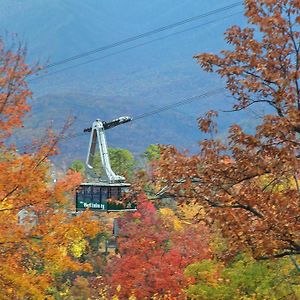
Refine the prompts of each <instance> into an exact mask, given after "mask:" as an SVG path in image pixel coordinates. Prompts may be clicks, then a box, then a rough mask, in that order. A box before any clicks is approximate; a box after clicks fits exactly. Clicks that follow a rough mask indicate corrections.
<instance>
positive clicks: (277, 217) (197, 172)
mask: <svg viewBox="0 0 300 300" xmlns="http://www.w3.org/2000/svg"><path fill="white" fill-rule="evenodd" d="M299 3H300V2H299V1H296V0H268V1H266V0H246V1H245V10H246V12H245V15H246V16H247V17H248V21H249V24H250V25H251V28H250V27H249V28H244V29H242V28H240V27H238V26H233V27H231V28H230V29H229V30H228V31H227V32H226V40H227V41H228V43H229V44H230V45H232V48H233V49H232V50H226V51H225V50H224V51H222V52H221V54H220V55H214V54H207V53H204V54H199V55H196V59H197V60H198V62H199V64H200V65H201V66H202V68H203V69H204V70H206V71H208V72H217V73H218V74H220V76H222V77H224V78H225V79H226V82H227V88H228V90H229V92H230V93H231V94H232V96H233V97H234V98H235V99H236V104H235V105H234V107H233V110H236V111H238V110H241V109H246V108H247V107H248V106H251V105H255V104H256V103H265V104H267V105H271V107H272V108H274V111H275V113H274V114H273V115H266V116H265V117H264V118H263V120H262V122H261V124H260V125H259V126H258V127H257V128H256V132H255V134H247V133H245V132H244V131H243V130H242V129H241V128H240V127H239V126H238V125H235V124H233V125H232V126H231V128H230V131H229V136H228V141H227V142H226V144H223V143H222V142H221V141H219V140H215V139H211V140H204V141H202V142H201V143H200V145H201V152H200V154H199V155H195V156H189V157H187V156H185V155H183V154H181V153H179V152H178V151H177V150H176V149H174V148H172V147H169V148H166V149H165V150H164V152H163V153H162V155H161V161H160V166H159V167H158V169H157V171H156V175H157V178H158V179H160V180H161V182H162V183H163V184H169V185H170V186H173V188H174V190H177V192H178V193H177V194H178V199H179V200H181V201H190V199H192V200H193V201H198V202H200V203H202V205H205V206H206V210H207V211H208V212H209V216H208V217H207V222H212V221H213V222H214V223H215V224H218V225H219V226H220V227H221V229H222V232H223V235H224V236H225V237H226V238H227V240H228V242H229V245H230V247H231V250H232V251H238V250H241V249H247V250H248V251H251V252H252V254H253V255H254V256H255V257H270V256H275V257H280V256H284V255H288V254H300V243H299V241H300V218H299V214H300V211H299V197H300V189H299V182H298V178H299V169H300V161H299V146H300V140H299V133H300V89H299V75H300V69H299V66H300V65H299V59H300V54H299V53H300V52H299V51H300V46H299V45H300V31H299V20H300V19H299V14H300V5H299ZM213 117H215V114H214V113H212V112H210V113H209V114H207V115H206V117H204V118H201V119H200V120H199V125H200V128H201V130H203V131H204V132H213V131H216V127H215V123H214V122H213V121H212V118H213ZM183 179H184V180H183ZM192 179H197V180H196V181H195V180H194V181H193V180H192ZM180 180H181V181H182V182H183V184H182V185H178V184H177V183H174V182H175V181H176V182H178V181H180Z"/></svg>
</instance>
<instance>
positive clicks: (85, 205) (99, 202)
mask: <svg viewBox="0 0 300 300" xmlns="http://www.w3.org/2000/svg"><path fill="white" fill-rule="evenodd" d="M131 120H132V119H131V118H130V117H121V118H118V119H115V120H113V121H111V122H102V121H100V120H99V119H97V120H96V121H95V122H94V123H93V125H92V127H90V128H86V129H84V132H90V133H91V136H90V143H89V148H88V154H87V159H86V168H87V173H88V174H89V182H84V183H81V184H80V186H79V187H78V188H77V190H76V211H79V210H85V209H90V210H99V211H107V212H110V211H124V210H126V211H128V210H129V211H132V210H136V205H135V204H134V203H132V202H131V200H130V199H128V197H127V196H126V194H127V193H128V191H129V188H130V184H129V183H126V182H125V178H124V177H123V176H120V175H116V174H115V173H114V171H113V170H112V168H111V165H110V160H109V153H108V147H107V143H106V138H105V130H107V129H110V128H113V127H115V126H118V125H121V124H124V123H127V122H130V121H131ZM97 144H98V146H99V153H100V158H101V164H102V167H103V175H102V177H101V178H99V176H97V175H96V174H95V172H94V171H93V163H92V161H93V157H94V155H95V153H96V146H97Z"/></svg>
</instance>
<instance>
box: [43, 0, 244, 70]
mask: <svg viewBox="0 0 300 300" xmlns="http://www.w3.org/2000/svg"><path fill="white" fill-rule="evenodd" d="M242 3H243V2H242V1H239V2H235V3H233V4H231V5H227V6H224V7H221V8H218V9H215V10H212V11H210V12H207V13H204V14H201V15H198V16H194V17H191V18H188V19H184V20H181V21H179V22H175V23H172V24H169V25H166V26H162V27H159V28H156V29H153V30H150V31H147V32H145V33H142V34H139V35H136V36H132V37H129V38H126V39H124V40H121V41H118V42H114V43H112V44H109V45H106V46H102V47H100V48H96V49H93V50H90V51H87V52H83V53H81V54H77V55H75V56H71V57H68V58H65V59H63V60H60V61H57V62H54V63H52V64H48V65H46V66H45V67H44V69H50V68H53V67H56V66H59V65H62V64H65V63H68V62H70V61H74V60H77V59H80V58H82V57H85V56H89V55H91V54H94V53H98V52H102V51H104V50H108V49H111V48H115V47H117V46H120V45H123V44H126V43H129V42H133V41H136V40H138V39H141V38H144V37H147V36H150V35H153V34H156V33H159V32H162V31H165V30H169V29H172V28H175V27H178V26H181V25H184V24H186V23H190V22H193V21H195V20H199V19H202V18H205V17H208V16H210V15H213V14H216V13H219V12H223V11H226V10H229V9H232V8H234V7H237V6H240V5H241V4H242Z"/></svg>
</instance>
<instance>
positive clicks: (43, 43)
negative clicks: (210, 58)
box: [0, 0, 251, 161]
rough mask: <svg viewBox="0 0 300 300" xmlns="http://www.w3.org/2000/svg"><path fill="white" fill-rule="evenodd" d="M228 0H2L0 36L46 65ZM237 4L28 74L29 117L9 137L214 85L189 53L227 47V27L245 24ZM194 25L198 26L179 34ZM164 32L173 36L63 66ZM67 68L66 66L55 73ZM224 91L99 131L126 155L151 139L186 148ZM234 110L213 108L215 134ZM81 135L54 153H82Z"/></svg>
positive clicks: (138, 108)
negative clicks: (12, 38)
mask: <svg viewBox="0 0 300 300" xmlns="http://www.w3.org/2000/svg"><path fill="white" fill-rule="evenodd" d="M234 2H235V1H233V0H232V1H230V2H228V1H225V0H218V1H217V0H215V1H206V0H205V1H194V0H153V1H146V0H139V1H137V0H126V1H124V0H113V1H104V0H87V1H79V0H43V1H40V0H26V1H22V0H2V1H1V3H0V34H2V35H3V36H4V37H5V39H7V40H9V37H8V35H7V34H5V32H10V33H11V32H16V33H18V34H19V37H20V38H21V40H23V41H24V42H26V44H27V47H28V58H29V60H30V61H32V62H34V61H37V60H40V61H41V62H42V63H46V62H47V60H48V61H49V62H50V63H52V62H55V61H58V60H60V59H64V58H67V57H70V56H73V55H76V54H78V53H81V52H85V51H89V50H92V49H95V48H98V47H101V46H104V45H107V44H110V43H113V42H116V41H119V40H122V39H124V38H127V37H130V36H134V35H137V34H140V33H143V32H146V31H149V30H152V29H154V28H157V27H161V26H164V25H167V24H170V23H173V22H176V21H179V20H182V19H185V18H189V17H192V16H195V15H200V14H203V13H206V12H209V11H211V10H214V9H217V8H220V7H223V6H226V5H229V4H230V3H234ZM241 11H242V8H241V7H240V8H235V9H233V10H230V11H227V12H221V13H218V14H215V15H213V16H209V17H206V18H203V19H201V20H198V21H196V22H193V23H191V24H186V25H185V26H183V27H180V28H177V29H173V30H171V31H168V32H162V33H160V34H157V35H155V36H153V37H149V38H145V39H142V40H139V41H136V42H134V43H131V44H128V45H123V46H122V47H117V48H115V49H111V50H109V51H105V52H103V53H98V54H94V55H92V56H90V57H87V58H85V59H82V60H80V61H76V62H73V63H70V64H66V65H63V66H61V67H59V68H53V69H49V70H48V71H47V72H48V73H47V74H46V77H43V76H42V77H41V78H40V79H39V78H37V79H35V78H33V80H32V81H30V88H31V89H32V90H33V92H34V97H33V100H32V101H31V105H32V113H31V114H32V117H31V118H27V122H26V126H27V128H26V130H25V133H23V134H19V135H18V143H19V144H21V143H22V140H26V138H27V137H30V136H33V135H37V134H39V133H40V132H41V130H42V128H44V127H46V124H49V122H51V120H54V123H55V125H56V127H59V126H61V125H62V124H63V121H64V120H65V119H66V117H67V115H69V114H71V115H74V116H76V117H77V120H76V122H75V123H74V128H73V130H74V132H76V133H77V132H81V130H82V129H83V128H85V127H88V126H90V125H91V123H92V121H93V120H94V119H96V118H102V119H104V120H110V119H113V118H116V117H118V116H121V115H126V114H127V115H131V116H136V115H139V114H142V113H145V112H148V111H152V110H153V109H155V108H157V107H161V106H163V105H165V104H169V103H174V102H177V101H179V100H181V99H185V98H188V97H191V96H194V95H197V94H201V93H202V92H203V91H205V90H210V89H215V88H219V87H220V86H222V85H223V82H222V81H221V80H220V79H219V78H218V77H216V76H214V75H211V74H207V73H204V72H203V71H201V68H200V67H199V66H198V65H197V64H196V62H195V61H194V59H193V58H192V57H193V55H194V54H196V53H199V52H204V51H209V52H217V51H219V50H221V49H224V48H226V47H228V46H227V45H226V42H225V41H224V38H223V32H224V31H225V30H226V28H228V27H229V26H230V25H233V24H243V23H244V19H243V16H242V12H241ZM201 24H203V25H201ZM205 24H206V25H205ZM194 26H198V27H195V28H193V29H191V30H188V31H186V32H183V33H178V31H181V30H186V29H190V28H191V27H194ZM170 33H175V35H173V36H170V37H168V38H166V39H162V40H159V41H155V42H153V43H150V44H147V45H144V46H143V47H138V48H135V49H131V50H129V51H126V52H122V53H119V54H117V55H113V56H110V57H106V58H103V59H100V60H96V61H94V62H93V63H88V64H83V65H81V66H78V67H76V68H72V67H73V66H74V65H77V64H79V63H84V62H86V61H87V60H90V59H99V58H101V57H103V56H107V55H111V54H114V53H115V52H118V51H123V50H124V49H126V48H127V47H132V46H134V45H138V44H140V43H145V42H149V41H151V40H153V39H156V38H162V37H165V36H166V35H168V34H170ZM66 67H67V68H70V67H71V68H70V69H68V70H65V71H63V72H59V73H55V72H57V71H60V70H61V69H62V68H66ZM53 72H54V73H55V74H52V73H53ZM42 75H43V74H42ZM225 99H226V98H225V97H224V96H218V97H210V98H208V99H202V100H199V101H197V102H194V103H192V104H189V105H186V106H182V107H178V108H176V110H169V111H167V112H163V113H161V114H157V115H154V116H151V117H149V118H145V119H141V120H139V121H137V122H133V123H132V124H128V125H124V126H122V127H120V128H118V129H113V130H111V131H110V132H109V133H108V138H109V142H110V145H111V146H113V147H124V148H129V149H130V150H131V151H133V152H135V153H139V152H141V151H144V149H145V148H146V146H147V145H149V144H150V143H164V144H175V145H177V146H179V147H180V148H181V149H184V148H190V149H192V150H193V151H195V149H196V148H197V141H198V140H199V139H201V138H202V136H201V135H200V134H199V132H198V130H197V122H196V118H197V117H198V116H200V115H201V114H203V113H204V112H205V111H206V110H209V109H217V110H222V109H224V108H225V101H224V100H225ZM234 118H236V119H237V118H238V116H232V115H229V114H225V115H224V116H222V118H221V119H220V121H221V131H222V132H223V131H224V130H225V128H226V127H227V125H228V123H229V122H230V121H231V120H232V119H233V120H234ZM250 118H251V117H250ZM247 119H249V116H246V115H245V121H244V122H246V123H247V122H248V121H247ZM248 123H249V122H248ZM250 123H251V120H250ZM87 142H88V138H87V137H80V138H77V139H73V140H70V141H66V142H65V143H64V144H63V145H62V148H63V155H62V157H61V159H62V160H63V159H64V160H66V161H70V160H72V159H73V158H82V157H84V156H85V152H86V147H87Z"/></svg>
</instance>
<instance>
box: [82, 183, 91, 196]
mask: <svg viewBox="0 0 300 300" xmlns="http://www.w3.org/2000/svg"><path fill="white" fill-rule="evenodd" d="M84 188H85V191H84V193H85V195H86V196H90V195H92V187H91V186H90V185H87V186H85V187H84Z"/></svg>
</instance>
